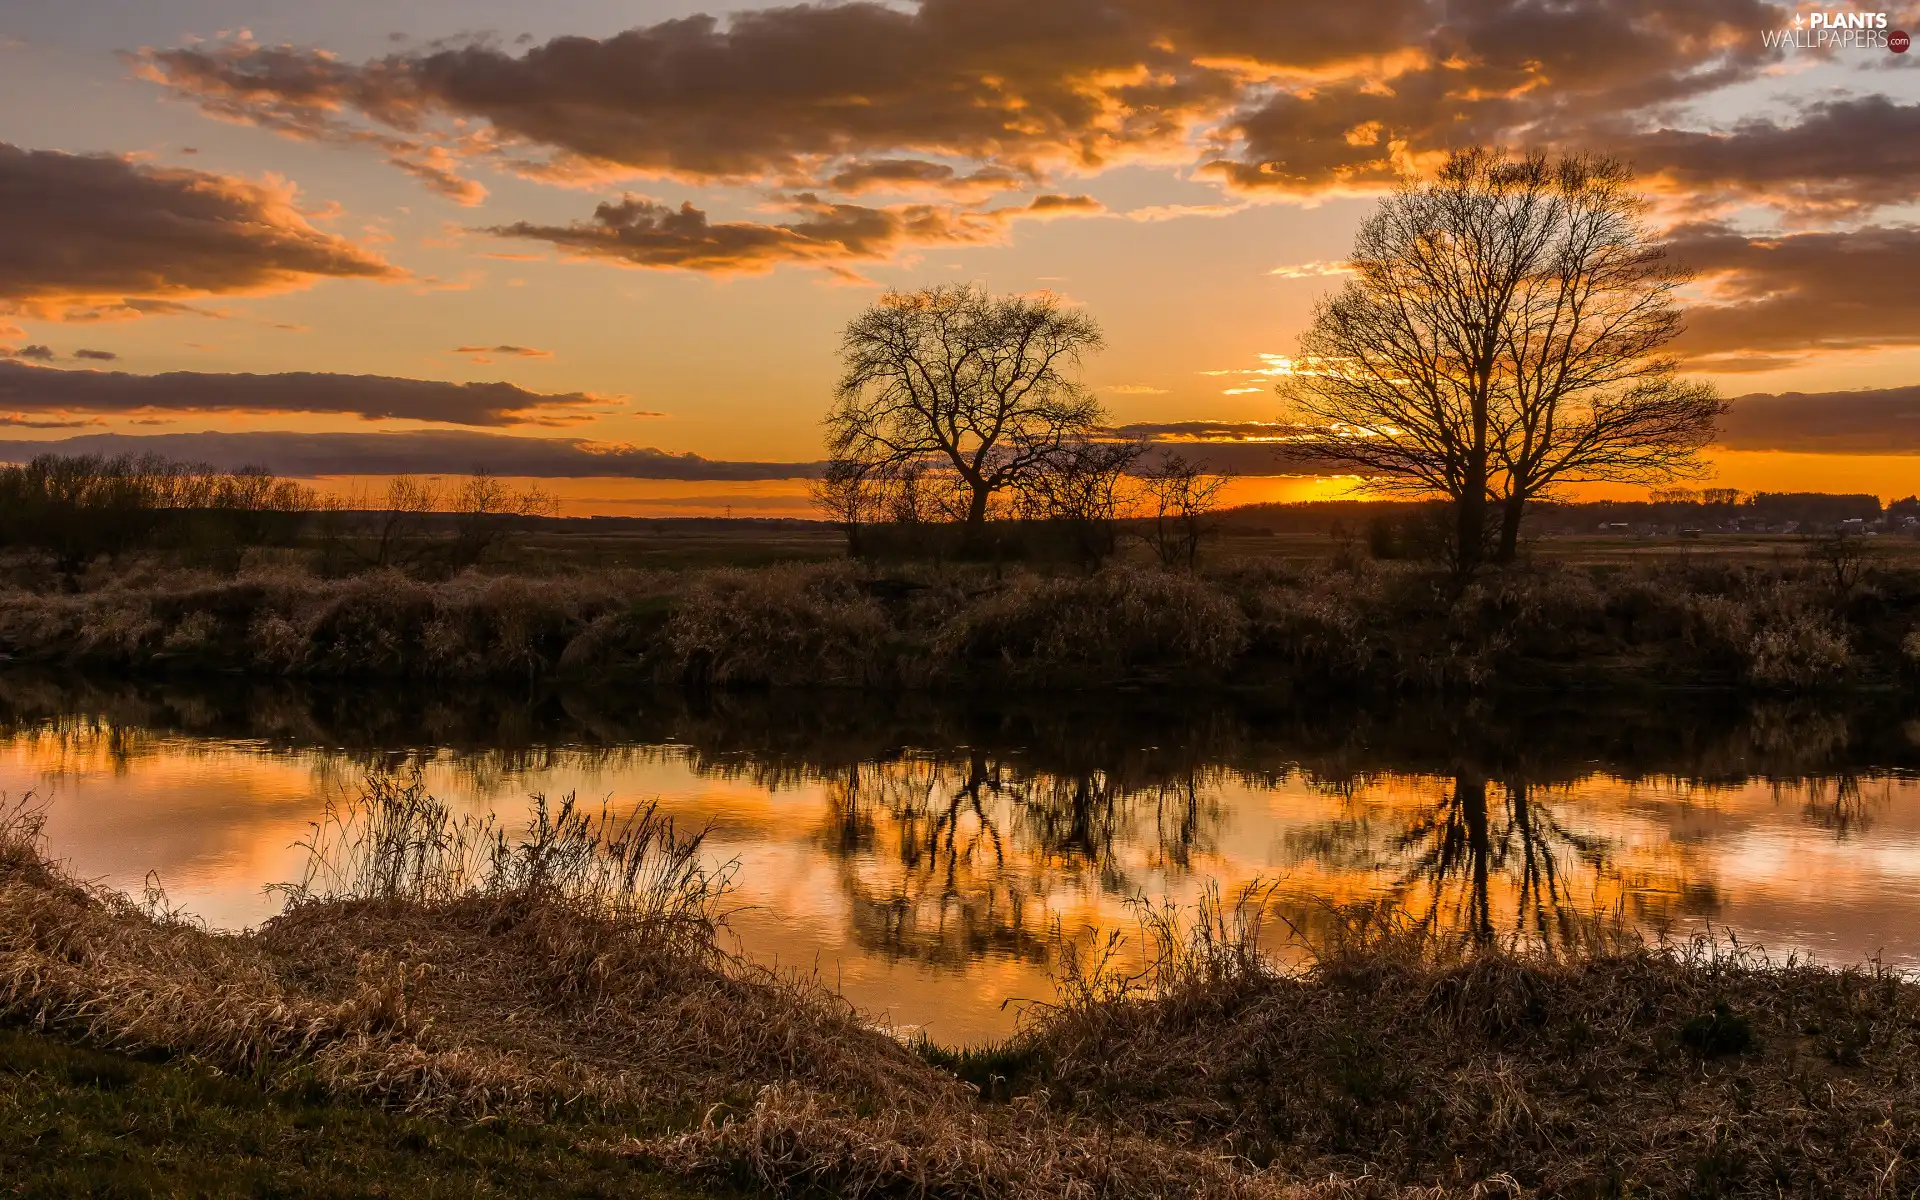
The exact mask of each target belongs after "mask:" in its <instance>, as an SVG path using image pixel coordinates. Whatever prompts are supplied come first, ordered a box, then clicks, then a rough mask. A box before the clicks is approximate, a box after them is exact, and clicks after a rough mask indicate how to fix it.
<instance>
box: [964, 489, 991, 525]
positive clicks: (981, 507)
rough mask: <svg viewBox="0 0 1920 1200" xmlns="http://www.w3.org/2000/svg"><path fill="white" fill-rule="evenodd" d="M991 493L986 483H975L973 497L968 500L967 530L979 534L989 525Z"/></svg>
mask: <svg viewBox="0 0 1920 1200" xmlns="http://www.w3.org/2000/svg"><path fill="white" fill-rule="evenodd" d="M988 497H989V493H988V491H987V489H986V486H985V485H984V484H978V483H976V484H974V485H973V498H972V499H971V500H969V501H968V502H967V532H968V533H969V534H971V535H973V536H976V537H977V536H978V535H979V533H980V531H981V530H982V529H985V528H986V527H987V500H988Z"/></svg>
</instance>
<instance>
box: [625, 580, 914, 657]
mask: <svg viewBox="0 0 1920 1200" xmlns="http://www.w3.org/2000/svg"><path fill="white" fill-rule="evenodd" d="M891 632H892V631H891V626H890V625H889V624H888V621H887V615H886V613H885V612H884V611H883V610H882V609H881V607H880V606H879V604H877V603H876V602H875V601H874V600H873V599H872V598H871V597H869V596H867V595H866V594H864V593H863V592H862V591H861V590H860V588H859V586H858V582H857V580H856V578H855V576H854V575H853V573H852V572H851V571H850V570H847V569H844V568H825V569H822V568H818V567H793V566H778V567H767V568H764V569H761V570H757V571H747V570H722V571H714V572H712V573H709V574H706V575H703V576H701V577H699V578H698V579H696V580H695V582H694V583H693V585H692V586H691V587H689V588H687V590H686V591H685V593H684V594H683V595H682V596H681V598H680V601H679V603H678V605H677V606H676V607H675V608H674V610H673V615H672V616H671V617H670V618H668V620H667V622H666V627H665V630H664V632H663V641H664V643H665V649H666V653H667V655H668V658H669V660H670V662H671V666H672V669H673V670H674V672H675V673H676V674H677V675H678V677H679V678H680V679H682V680H684V681H686V682H690V683H699V684H708V683H711V684H720V685H726V684H757V685H773V686H793V685H809V684H861V683H882V682H885V681H886V676H887V665H888V662H887V653H886V652H887V649H888V647H889V645H890V643H891V641H892V637H891Z"/></svg>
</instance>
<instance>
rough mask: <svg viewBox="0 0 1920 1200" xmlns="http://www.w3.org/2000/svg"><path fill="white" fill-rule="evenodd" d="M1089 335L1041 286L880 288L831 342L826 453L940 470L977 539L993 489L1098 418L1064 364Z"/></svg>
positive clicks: (1015, 481) (1016, 481)
mask: <svg viewBox="0 0 1920 1200" xmlns="http://www.w3.org/2000/svg"><path fill="white" fill-rule="evenodd" d="M1101 344H1102V343H1101V336H1100V327H1099V326H1098V325H1097V324H1096V323H1095V322H1094V320H1093V318H1092V317H1090V316H1087V315H1086V314H1085V313H1081V312H1077V311H1075V310H1073V309H1070V308H1067V307H1064V306H1063V305H1062V304H1061V303H1060V302H1059V301H1058V300H1057V299H1055V298H1054V297H1052V296H1050V295H1040V296H990V295H988V294H987V293H986V292H985V291H983V290H982V289H980V288H978V287H973V286H966V287H961V286H943V287H933V288H924V289H922V290H920V291H916V292H889V293H888V294H887V295H886V296H884V297H882V298H881V299H880V301H879V302H878V303H876V304H874V305H873V306H872V307H870V308H868V309H867V310H866V311H865V312H863V313H861V314H860V315H859V316H858V317H855V318H854V319H853V321H852V322H850V323H849V324H848V325H847V329H846V333H845V335H844V336H843V338H842V339H841V346H840V357H841V361H842V362H843V364H844V365H845V373H844V374H843V375H842V377H841V380H840V385H839V389H838V393H837V397H836V401H835V404H834V407H833V410H832V411H831V412H830V413H829V414H828V415H827V418H826V426H827V450H828V453H829V454H830V455H831V456H832V458H833V460H834V461H836V462H846V463H851V464H856V465H857V466H858V467H859V468H861V469H863V470H866V471H870V472H871V471H879V470H881V469H884V468H889V467H891V468H900V467H910V466H914V465H918V466H920V467H922V468H924V469H928V470H935V469H938V470H944V471H947V472H951V474H952V476H953V477H954V478H955V480H956V481H957V486H958V489H959V491H960V493H961V494H962V496H963V497H964V500H965V508H964V517H965V520H966V523H967V527H968V530H969V533H970V535H974V536H977V535H978V533H979V532H980V530H981V529H982V527H983V526H984V525H985V523H986V520H987V514H988V506H989V504H990V502H991V501H992V500H993V498H994V497H995V496H996V495H998V494H1000V493H1002V492H1005V491H1007V490H1009V489H1012V488H1016V487H1018V486H1019V485H1021V484H1022V483H1024V482H1026V481H1027V480H1029V479H1031V478H1033V477H1034V476H1035V475H1036V474H1038V473H1039V472H1041V471H1043V470H1044V469H1045V468H1046V467H1047V465H1048V464H1049V463H1050V462H1053V461H1055V457H1056V455H1057V454H1058V453H1059V452H1060V451H1061V449H1062V448H1063V447H1065V446H1068V445H1070V444H1073V443H1075V442H1078V441H1084V440H1085V439H1086V437H1087V435H1089V434H1091V433H1092V432H1093V431H1094V430H1095V429H1096V428H1097V426H1098V425H1099V422H1100V418H1101V411H1100V405H1099V403H1098V401H1096V400H1095V399H1094V398H1093V396H1092V395H1091V393H1089V392H1088V391H1087V390H1086V389H1085V388H1084V387H1082V386H1081V385H1080V383H1079V382H1078V380H1077V379H1075V378H1074V376H1073V373H1072V372H1073V368H1075V367H1077V366H1078V365H1079V362H1080V359H1081V356H1082V355H1083V354H1084V353H1085V352H1086V351H1088V350H1093V349H1098V348H1099V347H1100V345H1101Z"/></svg>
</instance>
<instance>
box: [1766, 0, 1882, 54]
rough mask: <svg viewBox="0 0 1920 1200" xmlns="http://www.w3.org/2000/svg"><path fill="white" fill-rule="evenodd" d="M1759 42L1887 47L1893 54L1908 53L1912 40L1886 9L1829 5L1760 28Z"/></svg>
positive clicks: (1808, 47) (1813, 46) (1775, 46)
mask: <svg viewBox="0 0 1920 1200" xmlns="http://www.w3.org/2000/svg"><path fill="white" fill-rule="evenodd" d="M1760 42H1761V44H1762V45H1764V46H1767V47H1768V48H1770V49H1779V50H1884V51H1891V52H1892V53H1894V54H1905V53H1906V52H1907V50H1908V49H1909V48H1910V47H1911V46H1912V44H1913V41H1912V39H1911V38H1910V37H1909V36H1908V35H1907V33H1906V31H1905V30H1901V29H1895V28H1893V27H1892V20H1891V17H1890V16H1889V14H1887V13H1884V12H1834V11H1830V10H1827V9H1814V10H1812V11H1809V12H1800V13H1795V14H1794V17H1793V24H1792V25H1790V26H1786V27H1784V28H1781V29H1763V30H1761V31H1760Z"/></svg>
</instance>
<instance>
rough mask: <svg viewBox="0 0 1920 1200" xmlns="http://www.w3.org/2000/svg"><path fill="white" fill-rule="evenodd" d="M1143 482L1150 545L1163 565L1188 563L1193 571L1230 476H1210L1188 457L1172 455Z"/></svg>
mask: <svg viewBox="0 0 1920 1200" xmlns="http://www.w3.org/2000/svg"><path fill="white" fill-rule="evenodd" d="M1140 481H1141V485H1142V489H1143V490H1144V492H1145V494H1146V495H1145V501H1146V511H1145V512H1144V513H1143V514H1142V520H1143V528H1144V530H1145V534H1146V539H1147V544H1148V545H1149V546H1151V547H1152V548H1153V552H1154V555H1155V556H1156V557H1158V558H1159V560H1160V565H1161V566H1165V567H1174V566H1180V565H1182V564H1184V565H1185V566H1186V568H1187V569H1188V570H1189V571H1191V570H1193V568H1194V566H1195V564H1196V563H1197V562H1198V561H1199V558H1200V543H1201V542H1202V541H1204V540H1205V539H1206V538H1207V536H1208V535H1209V534H1211V533H1212V532H1213V525H1212V521H1211V518H1212V516H1213V510H1214V506H1215V504H1216V503H1218V501H1219V497H1220V490H1221V489H1222V488H1224V487H1226V485H1227V477H1226V476H1224V475H1213V474H1208V473H1207V471H1206V470H1205V469H1204V468H1203V467H1202V466H1201V465H1200V464H1199V463H1196V462H1194V461H1192V460H1191V459H1188V458H1187V457H1186V456H1185V455H1182V454H1178V453H1169V454H1165V455H1163V456H1162V457H1161V458H1160V459H1159V461H1157V462H1155V463H1153V464H1152V465H1151V466H1149V467H1148V468H1147V469H1146V470H1145V471H1144V472H1142V473H1141V477H1140Z"/></svg>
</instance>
